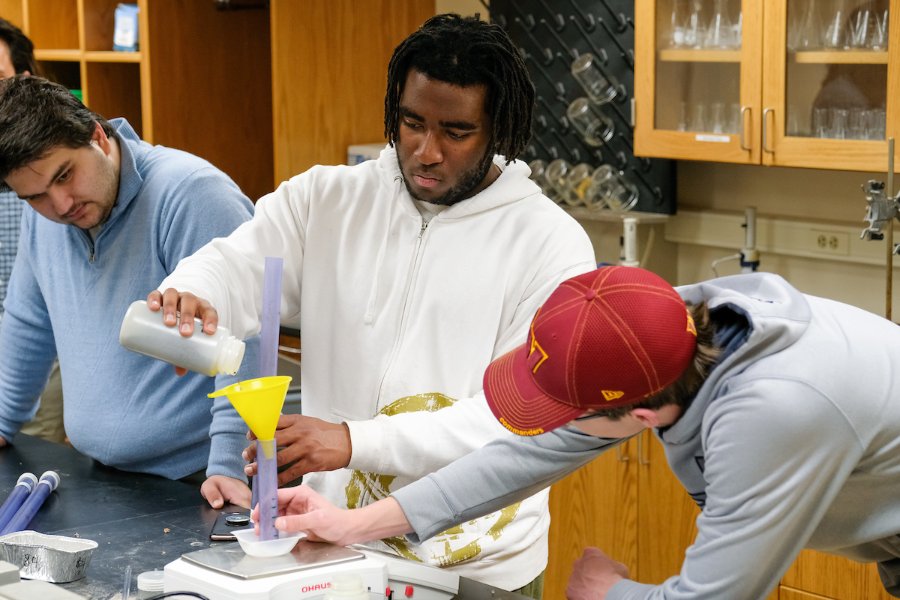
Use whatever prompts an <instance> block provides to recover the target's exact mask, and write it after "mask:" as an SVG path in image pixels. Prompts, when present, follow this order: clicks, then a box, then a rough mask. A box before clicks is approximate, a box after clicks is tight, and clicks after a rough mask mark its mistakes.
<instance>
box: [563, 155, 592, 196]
mask: <svg viewBox="0 0 900 600" xmlns="http://www.w3.org/2000/svg"><path fill="white" fill-rule="evenodd" d="M593 170H594V167H592V166H591V165H589V164H587V163H578V164H577V165H575V166H574V167H572V168H571V169H569V172H568V173H566V176H565V185H566V194H565V196H564V198H563V201H564V202H565V203H566V204H568V205H569V206H582V205H586V204H587V203H586V202H585V197H586V196H587V194H588V189H589V188H590V186H591V173H592V172H593Z"/></svg>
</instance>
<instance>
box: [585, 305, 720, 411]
mask: <svg viewBox="0 0 900 600" xmlns="http://www.w3.org/2000/svg"><path fill="white" fill-rule="evenodd" d="M688 310H689V311H690V312H691V317H693V319H694V325H695V326H696V328H697V348H696V349H695V350H694V358H693V360H692V361H691V364H690V365H688V368H687V369H685V370H684V373H682V374H681V377H679V378H678V379H677V380H676V381H675V382H674V383H672V384H671V385H668V386H666V387H665V388H664V389H663V390H661V391H660V392H659V393H657V394H654V395H653V396H650V397H649V398H647V399H645V400H642V401H641V402H637V403H635V404H630V405H628V406H619V407H616V408H610V409H607V410H597V411H595V412H594V414H599V415H603V416H604V417H606V418H608V419H610V420H613V421H616V420H618V419H621V418H622V417H624V416H625V415H626V414H628V413H629V412H630V411H632V410H634V409H635V408H650V409H658V408H662V407H663V406H666V405H668V404H676V405H678V406H680V407H682V408H685V407H686V406H687V405H688V404H690V402H691V400H693V399H694V396H695V395H697V391H698V390H699V389H700V387H701V386H702V385H703V382H704V381H706V378H707V376H708V375H709V371H710V370H711V369H712V367H713V365H715V364H716V361H717V360H718V358H719V355H720V354H721V352H722V349H721V348H718V347H717V346H715V344H714V343H713V335H714V334H715V328H714V327H713V324H712V321H711V320H710V318H709V307H707V305H706V302H701V303H700V304H693V305H688Z"/></svg>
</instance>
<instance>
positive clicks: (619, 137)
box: [616, 131, 634, 154]
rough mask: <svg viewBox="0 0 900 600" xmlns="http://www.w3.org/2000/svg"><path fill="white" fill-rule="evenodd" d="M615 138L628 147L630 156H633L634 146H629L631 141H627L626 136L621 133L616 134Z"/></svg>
mask: <svg viewBox="0 0 900 600" xmlns="http://www.w3.org/2000/svg"><path fill="white" fill-rule="evenodd" d="M616 137H617V138H618V139H619V140H620V141H621V142H622V143H623V144H625V145H626V146H628V149H629V150H630V151H631V153H632V154H634V146H633V145H632V144H631V140H630V139H628V136H627V135H625V134H624V133H622V132H621V131H620V132H619V133H617V134H616Z"/></svg>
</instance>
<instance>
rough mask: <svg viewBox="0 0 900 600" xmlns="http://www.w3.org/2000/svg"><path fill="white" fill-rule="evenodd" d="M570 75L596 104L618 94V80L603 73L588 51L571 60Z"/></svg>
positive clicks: (603, 102) (612, 98)
mask: <svg viewBox="0 0 900 600" xmlns="http://www.w3.org/2000/svg"><path fill="white" fill-rule="evenodd" d="M571 70H572V77H574V78H575V80H576V81H577V82H578V83H579V84H580V85H581V87H582V88H583V89H584V92H585V93H586V94H587V95H588V98H590V99H591V101H592V102H594V103H596V104H606V103H607V102H611V101H612V100H614V99H615V98H616V96H618V95H619V87H620V86H619V82H618V81H616V79H615V78H614V77H612V76H611V75H605V74H604V73H603V72H602V71H601V70H600V67H599V65H598V64H597V59H596V58H595V57H594V55H593V54H591V53H590V52H585V53H584V54H580V55H579V56H578V58H576V59H575V60H574V61H572V69H571Z"/></svg>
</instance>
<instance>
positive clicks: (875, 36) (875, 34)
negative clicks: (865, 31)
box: [869, 9, 890, 50]
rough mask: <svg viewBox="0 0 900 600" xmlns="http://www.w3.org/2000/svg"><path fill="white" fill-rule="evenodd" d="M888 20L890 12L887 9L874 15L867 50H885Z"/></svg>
mask: <svg viewBox="0 0 900 600" xmlns="http://www.w3.org/2000/svg"><path fill="white" fill-rule="evenodd" d="M889 18H890V12H889V11H888V10H887V9H885V10H884V11H879V12H876V13H875V22H874V23H873V24H872V35H871V37H870V38H869V48H871V49H872V50H882V49H884V48H887V42H888V20H889Z"/></svg>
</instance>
